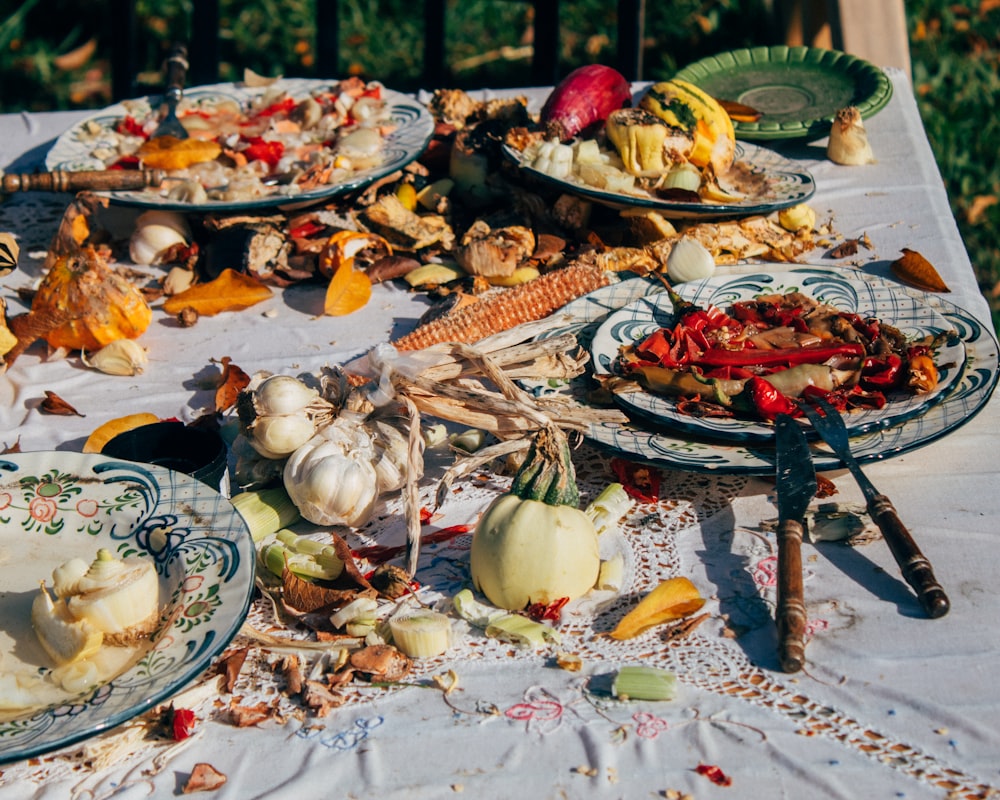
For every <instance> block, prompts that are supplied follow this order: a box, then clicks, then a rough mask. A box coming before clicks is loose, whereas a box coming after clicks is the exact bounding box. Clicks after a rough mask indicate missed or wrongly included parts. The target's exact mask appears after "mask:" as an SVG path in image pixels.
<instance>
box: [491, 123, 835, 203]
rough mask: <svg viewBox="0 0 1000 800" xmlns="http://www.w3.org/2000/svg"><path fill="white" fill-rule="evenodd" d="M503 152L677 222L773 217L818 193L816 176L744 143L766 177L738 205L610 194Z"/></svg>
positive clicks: (576, 187) (508, 150) (594, 193)
mask: <svg viewBox="0 0 1000 800" xmlns="http://www.w3.org/2000/svg"><path fill="white" fill-rule="evenodd" d="M503 152H504V155H505V156H506V157H507V158H508V159H510V160H511V161H513V162H514V163H515V164H517V165H518V166H519V167H520V168H521V170H523V171H524V172H525V173H527V174H528V175H531V176H532V177H534V178H537V179H539V180H541V181H543V182H545V183H548V184H551V185H553V186H557V187H559V188H560V189H563V190H565V191H568V192H573V193H574V194H578V195H581V196H583V197H588V198H590V199H591V200H594V201H596V202H598V203H601V204H603V205H607V206H611V207H613V208H655V209H656V210H657V211H659V212H660V213H661V214H662V215H663V216H665V217H671V218H673V219H696V218H702V217H732V216H750V215H753V214H769V213H770V212H772V211H777V210H779V209H782V208H788V207H789V206H794V205H795V204H796V203H802V202H805V201H806V200H808V199H809V198H810V197H812V195H813V193H814V192H815V191H816V184H815V182H814V181H813V177H812V175H811V174H810V173H809V172H808V171H806V170H804V169H802V168H801V167H800V166H799V165H797V164H795V163H794V162H792V161H789V160H788V159H787V158H785V157H784V156H782V155H780V154H778V153H776V152H774V151H773V150H769V149H767V148H766V147H760V146H758V145H754V144H749V143H741V142H737V143H736V160H737V161H742V162H743V163H744V164H746V165H747V166H748V167H749V168H750V171H751V172H752V173H753V174H755V175H761V176H763V178H764V181H763V186H762V188H761V189H760V190H759V191H758V192H757V193H755V194H754V195H752V196H748V197H746V198H745V199H744V200H742V201H740V202H738V203H689V202H681V201H675V200H661V199H659V198H655V197H652V196H651V195H648V194H645V193H643V194H626V193H623V192H609V191H606V190H604V189H598V188H596V187H593V186H588V185H587V184H585V183H582V182H581V181H579V180H578V179H575V178H569V179H565V180H564V179H561V178H554V177H552V176H551V175H547V174H546V173H544V172H540V171H538V170H536V169H533V168H532V167H525V166H521V152H520V151H519V150H516V149H514V148H513V147H510V146H509V145H505V146H504V148H503ZM723 183H725V182H724V181H723Z"/></svg>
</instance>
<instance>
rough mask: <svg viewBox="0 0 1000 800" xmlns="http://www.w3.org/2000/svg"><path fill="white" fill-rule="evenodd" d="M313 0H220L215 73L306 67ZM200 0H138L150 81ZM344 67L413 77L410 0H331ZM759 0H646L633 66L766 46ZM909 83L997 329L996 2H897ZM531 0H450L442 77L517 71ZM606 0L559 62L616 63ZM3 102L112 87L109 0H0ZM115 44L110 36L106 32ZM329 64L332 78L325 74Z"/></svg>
mask: <svg viewBox="0 0 1000 800" xmlns="http://www.w3.org/2000/svg"><path fill="white" fill-rule="evenodd" d="M313 1H314V0H221V8H222V27H223V38H222V41H221V43H220V51H221V56H222V60H223V64H222V68H221V74H220V79H223V80H230V79H236V78H239V77H240V76H241V75H242V70H243V68H244V67H249V68H251V69H254V70H255V71H257V72H259V73H261V74H265V75H274V74H279V73H280V74H285V75H313V74H315V47H314V42H313V36H314V31H313V24H312V20H313V5H312V3H313ZM194 2H197V0H137V6H136V7H137V12H138V16H139V20H140V22H139V27H140V37H139V39H140V43H139V45H138V58H139V62H140V67H141V69H142V70H143V72H142V73H141V74H140V77H139V81H140V85H144V84H148V86H149V87H150V88H151V89H152V88H154V87H156V86H157V85H158V80H159V75H158V68H159V65H160V63H161V62H162V60H163V56H164V53H165V51H166V49H167V47H168V45H169V43H170V42H171V41H173V40H175V39H182V38H186V37H187V35H188V30H187V19H188V18H189V15H190V10H191V7H192V4H193V3H194ZM340 5H341V20H340V28H341V30H340V43H341V74H348V73H350V74H358V75H362V76H365V77H376V78H378V79H379V80H381V81H383V82H384V83H385V84H386V85H388V86H390V87H392V88H394V89H400V90H408V89H414V88H417V87H418V86H420V73H421V70H422V65H423V53H422V50H423V20H422V4H420V3H417V4H414V3H412V2H406V1H405V0H341V3H340ZM766 5H767V4H766V2H765V0H657V2H648V3H647V12H646V47H645V49H644V60H645V67H644V77H645V78H648V79H657V78H666V77H669V76H670V75H672V74H673V73H674V72H675V71H676V70H677V69H678V68H680V67H683V66H685V65H686V64H688V63H690V62H692V61H695V60H697V59H699V58H701V57H703V56H706V55H711V54H713V53H717V52H720V51H723V50H728V49H731V48H734V47H744V46H748V45H753V44H774V43H777V41H776V36H777V31H776V29H775V28H774V26H773V25H769V20H768V16H767V14H766V13H765V6H766ZM906 8H907V16H908V27H909V33H910V46H911V55H912V61H913V85H914V90H915V92H916V95H917V100H918V103H919V107H920V111H921V115H922V117H923V120H924V125H925V127H926V129H927V133H928V136H929V138H930V141H931V145H932V147H933V149H934V153H935V157H936V158H937V161H938V164H939V166H940V168H941V172H942V175H943V176H944V179H945V183H946V187H947V190H948V194H949V197H950V200H951V205H952V209H953V211H954V213H955V216H956V218H957V219H958V223H959V228H960V230H961V232H962V236H963V238H964V240H965V243H966V246H967V248H968V250H969V254H970V256H971V259H972V262H973V264H974V266H975V268H976V271H977V275H978V277H979V282H980V286H981V288H982V291H983V293H984V294H985V295H986V297H987V298H988V299H989V300H990V303H991V307H992V308H993V316H994V323H995V325H996V326H997V327H998V329H1000V244H998V242H1000V203H998V202H997V201H998V197H1000V159H998V151H1000V114H998V108H997V104H998V99H1000V77H998V75H1000V68H998V67H1000V64H998V60H1000V0H960V1H957V2H948V0H907V2H906ZM530 9H531V6H530V4H528V3H524V2H519V0H449V3H448V25H449V29H448V37H447V41H446V55H447V61H448V63H449V65H450V68H451V74H450V76H449V80H448V85H450V86H456V87H480V86H522V85H527V84H529V83H530V73H529V63H530V47H529V44H530V38H529V37H530V30H531V11H530ZM615 9H616V3H615V2H614V0H578V1H577V2H563V3H562V4H561V14H562V19H561V22H562V26H561V30H562V48H561V51H560V54H559V58H560V64H561V67H562V71H563V73H565V72H568V71H569V70H570V69H571V68H573V67H575V66H578V65H580V64H585V63H592V62H603V63H614V57H615V40H614V37H615ZM0 20H3V21H2V22H0V112H12V111H21V110H51V109H66V108H94V107H101V106H103V105H106V104H107V103H108V102H109V100H110V80H109V55H110V53H111V51H112V48H113V47H115V46H116V43H114V42H112V41H111V33H110V23H109V21H108V8H107V3H106V2H101V1H100V0H0ZM119 46H120V45H119ZM327 77H329V76H327Z"/></svg>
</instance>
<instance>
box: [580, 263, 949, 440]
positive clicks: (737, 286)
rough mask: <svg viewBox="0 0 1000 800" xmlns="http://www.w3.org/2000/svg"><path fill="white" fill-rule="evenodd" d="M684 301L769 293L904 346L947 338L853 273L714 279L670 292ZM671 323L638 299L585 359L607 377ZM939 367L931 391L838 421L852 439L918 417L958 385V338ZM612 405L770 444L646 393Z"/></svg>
mask: <svg viewBox="0 0 1000 800" xmlns="http://www.w3.org/2000/svg"><path fill="white" fill-rule="evenodd" d="M676 290H677V293H678V294H679V295H680V296H681V297H682V298H683V299H685V300H689V301H691V302H693V303H694V304H695V305H698V306H701V307H702V308H705V307H708V306H714V307H716V308H718V309H720V310H721V311H728V310H729V308H730V307H731V306H732V305H733V303H737V302H744V301H748V300H753V299H754V298H756V297H760V296H762V295H770V294H785V293H787V292H799V293H801V294H803V295H806V296H807V297H811V298H813V299H815V300H816V301H817V302H820V303H826V304H829V305H832V306H834V307H835V308H837V309H839V310H840V311H846V312H851V313H856V314H858V315H860V316H861V317H863V318H868V317H875V318H878V319H879V320H881V321H882V322H884V323H887V324H889V325H893V326H894V327H896V328H897V329H899V330H900V331H901V332H902V333H903V334H904V335H905V336H906V337H907V338H908V339H917V338H920V337H923V336H929V335H930V336H933V335H938V334H941V333H944V332H947V331H950V330H951V328H952V326H951V324H950V323H949V322H948V321H947V320H946V319H945V318H944V317H942V316H941V314H939V313H938V312H937V311H935V310H934V309H933V308H932V307H931V306H929V305H928V304H927V303H926V302H924V300H923V299H922V298H919V297H915V296H914V295H911V294H908V293H906V292H900V291H899V285H898V284H896V285H892V284H889V283H886V282H882V281H875V280H871V279H867V280H865V279H863V276H861V274H860V273H844V272H834V273H831V272H830V271H829V270H818V271H813V272H805V271H802V270H799V271H797V272H795V273H791V274H786V273H774V272H759V273H757V274H754V275H737V276H733V275H721V276H716V277H712V278H709V279H707V280H704V281H697V282H693V283H683V284H679V285H678V286H677V287H676ZM673 324H674V313H673V304H672V303H671V302H670V298H669V297H667V295H665V294H657V295H654V296H651V297H643V298H640V299H639V300H636V301H635V302H633V303H631V304H629V305H627V306H625V308H622V309H620V310H618V311H616V312H614V313H612V314H610V315H609V316H608V318H607V319H606V320H605V321H604V322H603V324H601V326H600V327H599V328H598V330H597V332H596V333H595V334H594V339H593V342H592V343H591V348H590V349H591V353H592V355H593V359H594V362H593V363H594V369H595V371H596V372H598V373H602V374H609V373H613V372H614V362H615V359H616V358H617V357H618V353H619V349H620V348H621V347H623V346H625V345H631V344H635V343H637V342H639V341H641V340H642V339H645V338H646V337H647V336H649V335H650V334H651V333H653V332H654V331H656V330H658V329H659V328H663V327H672V326H673ZM934 361H935V363H936V364H937V366H938V373H939V380H938V385H937V387H936V388H935V389H934V390H933V391H931V392H928V393H926V394H922V395H914V394H909V393H905V392H896V393H894V394H892V395H890V397H889V398H888V399H889V402H888V403H887V404H886V405H885V406H884V407H883V408H880V409H874V408H873V409H864V410H858V411H852V412H851V413H850V414H847V415H845V416H844V420H845V421H846V422H847V426H848V429H849V430H850V432H851V435H852V436H858V435H860V434H862V433H867V432H868V431H872V430H875V429H876V428H888V427H891V426H893V425H898V424H900V423H901V422H905V421H906V420H908V419H911V418H913V417H916V416H918V415H920V414H923V413H924V412H925V411H926V410H927V409H928V408H929V407H930V406H931V405H933V404H935V403H937V402H940V401H941V400H943V399H944V398H945V397H946V396H947V395H948V393H950V392H951V390H952V389H954V388H955V385H956V384H957V383H958V380H959V378H960V377H961V375H962V371H963V370H964V369H965V345H964V343H963V342H962V340H961V339H959V338H958V336H957V335H956V336H953V337H949V339H948V341H946V342H945V343H944V344H943V345H942V346H941V347H940V348H938V350H937V351H936V352H935V354H934ZM615 399H616V400H617V401H618V402H619V403H620V404H621V406H622V407H623V408H624V409H625V411H626V413H628V414H630V415H638V417H640V418H642V419H645V420H648V421H650V422H651V423H652V424H655V425H660V426H665V427H668V428H670V429H672V430H677V431H680V432H682V433H687V434H691V435H693V436H702V437H709V438H716V439H719V440H721V441H724V442H727V443H733V442H748V443H749V442H762V443H768V442H770V441H771V440H772V439H773V438H774V428H773V426H772V425H769V424H766V423H764V422H759V421H753V420H748V419H737V418H733V417H728V418H727V417H693V416H691V415H690V414H682V413H680V412H678V411H677V406H676V402H675V401H674V400H673V399H672V398H668V397H663V396H661V395H657V394H654V393H652V392H647V391H638V392H629V393H627V394H619V395H616V396H615Z"/></svg>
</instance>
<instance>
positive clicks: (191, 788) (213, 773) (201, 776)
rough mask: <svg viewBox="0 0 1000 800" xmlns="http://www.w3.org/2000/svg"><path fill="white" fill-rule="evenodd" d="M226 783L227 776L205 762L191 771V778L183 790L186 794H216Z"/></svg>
mask: <svg viewBox="0 0 1000 800" xmlns="http://www.w3.org/2000/svg"><path fill="white" fill-rule="evenodd" d="M225 782H226V776H225V775H223V774H222V773H221V772H219V770H217V769H216V768H215V767H213V766H212V765H211V764H206V763H205V762H204V761H202V762H199V763H197V764H195V765H194V769H192V770H191V777H189V778H188V780H187V783H185V784H184V789H183V790H182V791H183V792H184V794H194V793H195V792H214V791H215V790H216V789H218V788H219V787H220V786H222V785H223V784H224V783H225Z"/></svg>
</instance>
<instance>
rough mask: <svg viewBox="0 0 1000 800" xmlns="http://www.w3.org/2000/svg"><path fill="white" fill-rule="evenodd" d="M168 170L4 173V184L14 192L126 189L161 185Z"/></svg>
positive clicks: (58, 170)
mask: <svg viewBox="0 0 1000 800" xmlns="http://www.w3.org/2000/svg"><path fill="white" fill-rule="evenodd" d="M165 177H166V173H165V172H164V171H163V170H161V169H140V170H135V169H108V170H89V171H88V170H83V171H80V172H70V171H67V170H61V169H57V170H54V171H52V172H35V173H27V174H21V175H17V174H13V175H4V176H3V179H2V188H3V191H4V192H6V193H11V192H85V191H97V192H100V191H108V192H113V191H127V190H130V189H133V190H134V189H145V188H146V187H147V186H159V185H160V184H161V183H163V179H164V178H165Z"/></svg>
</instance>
